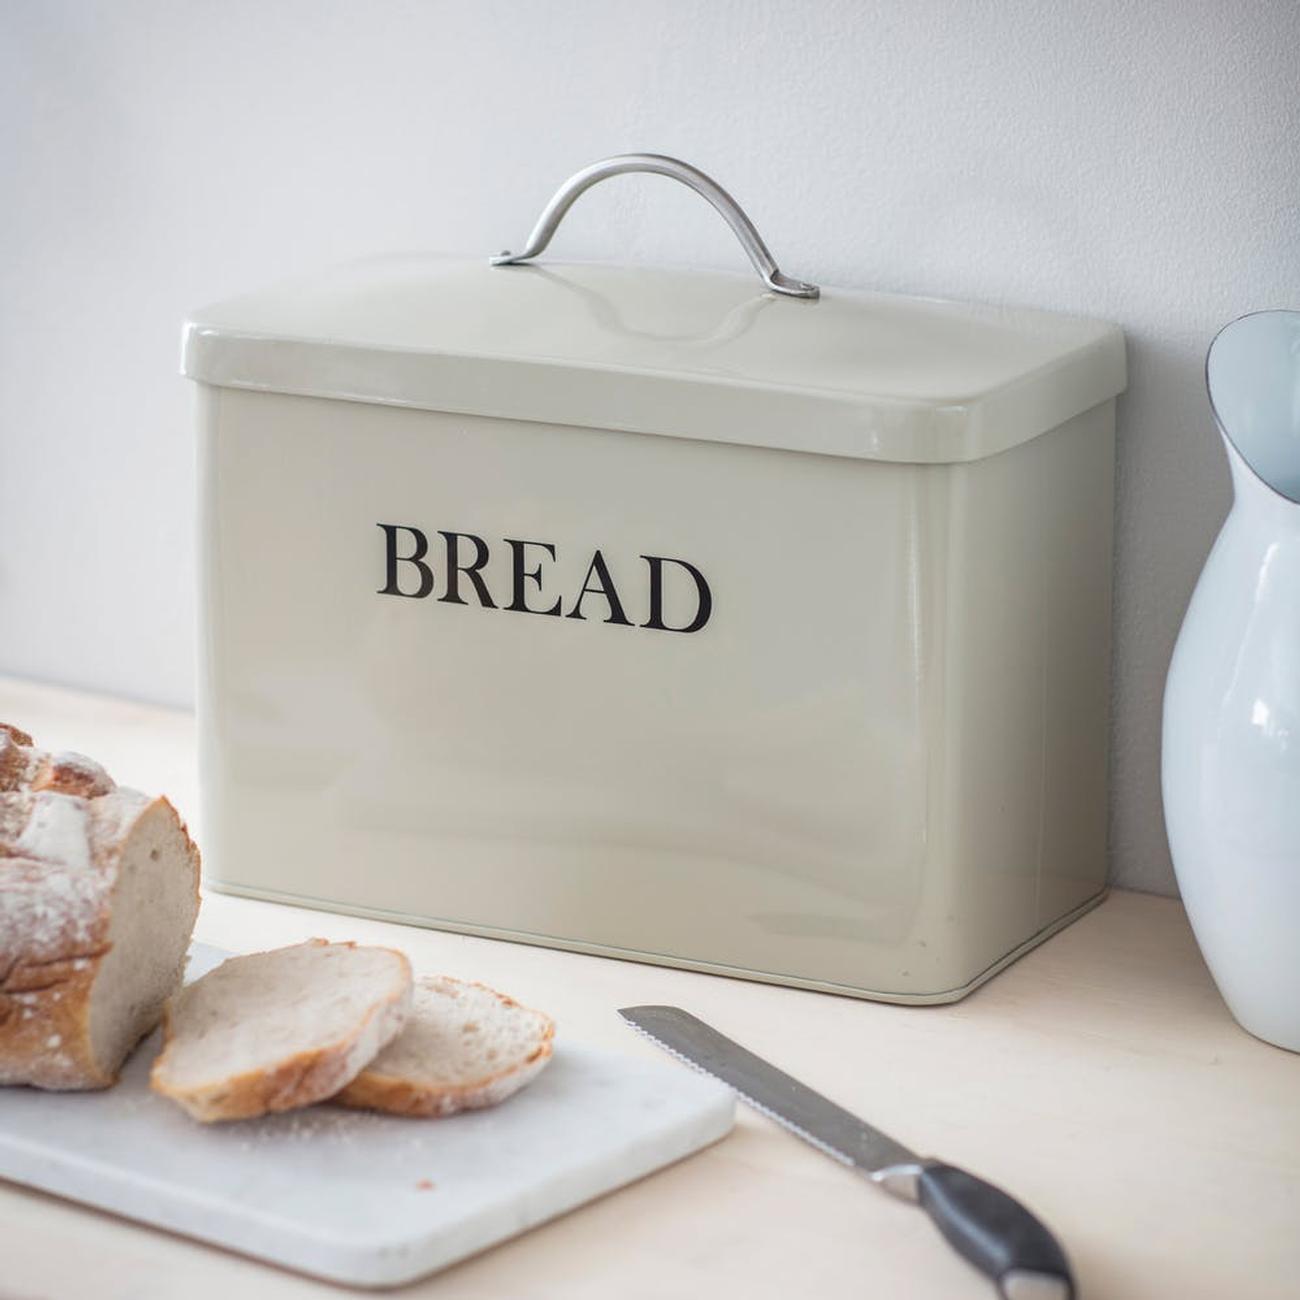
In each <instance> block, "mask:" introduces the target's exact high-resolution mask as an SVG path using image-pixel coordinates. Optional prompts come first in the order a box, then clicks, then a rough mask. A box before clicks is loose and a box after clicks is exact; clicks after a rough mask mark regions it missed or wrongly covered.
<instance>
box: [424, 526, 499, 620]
mask: <svg viewBox="0 0 1300 1300" xmlns="http://www.w3.org/2000/svg"><path fill="white" fill-rule="evenodd" d="M438 531H439V532H440V533H441V534H442V536H443V537H444V538H445V539H446V542H447V592H446V595H443V596H439V597H438V599H439V600H445V601H447V602H448V603H449V604H452V605H465V604H468V602H467V601H466V600H465V599H464V597H462V596H461V594H460V575H461V574H462V573H463V574H464V575H465V576H466V577H467V578H468V579H469V580H470V582H472V583H473V584H474V590H475V591H476V592H477V593H478V603H479V604H480V605H483V606H484V607H485V608H487V609H496V607H497V606H496V601H494V600H493V599H492V595H491V593H490V592H489V591H488V589H487V583H485V582H484V581H483V575H482V574H481V573H480V572H479V570H480V569H482V567H483V566H484V565H485V564H486V563H487V562H488V546H487V543H486V542H485V541H484V540H483V539H482V538H481V537H475V536H474V534H473V533H449V532H446V531H445V530H443V529H441V528H440V529H438ZM462 537H463V538H464V539H465V540H466V541H467V542H473V543H474V562H473V563H472V564H462V563H461V562H460V550H459V546H460V539H461V538H462Z"/></svg>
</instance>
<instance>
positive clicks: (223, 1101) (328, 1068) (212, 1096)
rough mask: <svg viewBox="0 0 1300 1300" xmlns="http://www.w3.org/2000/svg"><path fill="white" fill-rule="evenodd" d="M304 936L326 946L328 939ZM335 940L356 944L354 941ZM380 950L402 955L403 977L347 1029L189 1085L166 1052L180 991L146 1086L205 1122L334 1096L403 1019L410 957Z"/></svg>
mask: <svg viewBox="0 0 1300 1300" xmlns="http://www.w3.org/2000/svg"><path fill="white" fill-rule="evenodd" d="M308 942H309V943H310V944H313V945H321V946H326V947H328V946H330V944H329V941H328V940H326V939H311V940H309V941H308ZM333 946H335V947H346V948H355V947H357V945H356V944H355V943H352V942H348V943H340V944H335V945H333ZM384 951H385V952H390V953H392V954H393V955H394V956H395V957H397V958H399V959H400V962H401V970H402V972H403V974H404V976H405V979H404V981H403V980H400V979H399V980H397V981H395V982H394V987H393V989H392V990H391V992H390V993H389V995H388V997H386V998H384V999H383V1000H381V1001H379V1002H377V1003H376V1004H375V1005H374V1006H372V1007H371V1008H370V1009H369V1011H368V1012H367V1013H366V1014H365V1016H363V1017H362V1019H361V1020H360V1021H359V1022H358V1023H357V1025H356V1026H355V1027H354V1028H353V1029H352V1031H351V1032H349V1033H347V1034H344V1035H342V1036H341V1037H339V1038H337V1039H335V1040H334V1041H333V1042H331V1043H325V1044H322V1045H321V1046H319V1047H316V1048H312V1049H311V1050H309V1051H302V1052H297V1053H295V1054H294V1055H293V1056H291V1057H288V1058H287V1059H285V1060H283V1061H281V1062H279V1063H277V1064H276V1065H275V1066H274V1067H272V1068H270V1069H256V1070H248V1071H245V1072H243V1073H242V1074H236V1075H227V1076H223V1077H222V1078H218V1079H211V1080H204V1081H202V1082H200V1083H197V1084H191V1085H188V1086H178V1085H176V1084H173V1083H172V1082H170V1081H169V1080H168V1078H167V1070H168V1067H169V1065H170V1054H171V1053H172V1051H173V1050H174V1044H175V1041H176V1036H177V1029H176V1018H177V1015H178V1013H183V1006H182V1005H181V1003H182V1001H183V991H182V994H180V995H178V996H177V997H176V998H173V999H172V1000H171V1001H170V1002H169V1003H168V1005H167V1008H166V1010H165V1011H164V1013H163V1050H162V1052H161V1053H160V1054H159V1056H158V1058H157V1060H155V1061H154V1063H153V1068H152V1070H151V1071H150V1073H149V1086H150V1087H151V1088H152V1089H153V1090H154V1091H155V1092H157V1093H160V1094H161V1095H162V1096H164V1097H170V1098H171V1099H172V1101H174V1102H176V1103H177V1104H178V1105H179V1106H181V1107H182V1108H183V1109H184V1110H185V1111H186V1112H188V1113H189V1114H190V1115H191V1116H192V1117H193V1118H194V1119H197V1120H199V1121H200V1122H201V1123H204V1124H213V1123H220V1122H224V1121H226V1120H237V1119H254V1118H256V1117H257V1116H259V1115H268V1114H274V1113H277V1112H279V1111H286V1110H298V1109H300V1108H301V1107H303V1106H310V1105H312V1104H314V1103H315V1102H318V1101H324V1100H326V1099H327V1098H329V1097H332V1096H333V1095H334V1094H335V1093H336V1092H338V1090H339V1089H340V1088H342V1087H344V1086H345V1085H346V1084H347V1083H348V1082H349V1081H350V1080H352V1079H353V1078H355V1077H356V1075H357V1074H358V1073H359V1072H360V1071H361V1070H362V1069H363V1068H364V1067H365V1065H366V1063H367V1062H368V1061H371V1060H373V1059H374V1057H375V1055H376V1054H377V1053H378V1052H379V1051H380V1050H381V1049H382V1048H383V1047H384V1046H385V1045H386V1044H387V1043H389V1042H390V1041H391V1040H392V1039H393V1038H394V1037H396V1035H397V1034H398V1033H399V1032H400V1031H401V1028H402V1026H403V1024H405V1022H406V1015H407V1008H408V1007H409V1005H410V995H411V963H410V962H409V961H408V960H407V957H406V954H405V953H402V952H399V951H398V950H397V949H396V948H385V949H384ZM233 960H238V958H235V959H233Z"/></svg>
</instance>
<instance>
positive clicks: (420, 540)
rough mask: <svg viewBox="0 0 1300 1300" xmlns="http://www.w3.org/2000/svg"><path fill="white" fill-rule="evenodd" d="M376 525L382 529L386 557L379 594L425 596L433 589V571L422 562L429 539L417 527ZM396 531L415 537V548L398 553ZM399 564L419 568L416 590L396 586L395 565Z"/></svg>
mask: <svg viewBox="0 0 1300 1300" xmlns="http://www.w3.org/2000/svg"><path fill="white" fill-rule="evenodd" d="M376 527H378V528H382V529H383V530H384V538H385V549H386V558H387V581H386V582H385V583H384V585H383V586H382V587H380V589H379V594H380V595H381V596H409V597H410V598H411V599H412V600H420V599H422V598H423V597H425V596H427V595H428V594H429V593H430V592H431V591H432V590H433V572H432V570H431V569H430V568H429V566H428V565H427V564H425V563H424V557H425V556H426V555H428V553H429V539H428V538H427V537H426V536H425V535H424V534H423V533H422V532H421V531H420V530H419V529H418V528H411V527H409V526H407V525H405V524H377V525H376ZM398 533H410V534H411V536H412V537H414V538H415V550H414V551H413V552H412V553H411V554H410V555H398V553H397V534H398ZM399 564H413V565H415V567H416V569H417V570H419V574H420V589H419V590H418V591H403V590H402V589H401V587H400V586H398V583H397V566H398V565H399Z"/></svg>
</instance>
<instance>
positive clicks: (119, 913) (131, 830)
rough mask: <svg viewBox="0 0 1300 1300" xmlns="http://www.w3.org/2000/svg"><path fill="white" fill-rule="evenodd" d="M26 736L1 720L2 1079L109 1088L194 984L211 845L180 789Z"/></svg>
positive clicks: (38, 1084)
mask: <svg viewBox="0 0 1300 1300" xmlns="http://www.w3.org/2000/svg"><path fill="white" fill-rule="evenodd" d="M25 740H27V737H25V736H23V734H22V733H21V732H18V733H16V736H15V732H14V730H13V729H4V730H3V731H0V741H3V742H7V743H3V744H0V767H3V768H4V769H5V771H6V773H7V778H8V782H9V788H8V789H6V790H4V791H3V792H0V1084H30V1085H33V1086H35V1087H38V1088H54V1089H77V1088H104V1087H107V1086H108V1085H109V1084H111V1083H113V1082H114V1081H115V1080H116V1078H117V1074H118V1071H119V1069H120V1068H121V1066H122V1062H123V1061H124V1060H125V1059H126V1057H127V1054H128V1053H129V1052H130V1051H131V1049H132V1048H133V1047H134V1046H135V1045H136V1043H138V1042H139V1041H140V1039H141V1038H142V1037H143V1036H144V1035H145V1034H147V1033H148V1032H149V1031H150V1030H151V1029H153V1027H154V1026H155V1025H156V1024H157V1023H158V1019H159V1016H160V1014H161V1012H162V1008H163V1004H164V1003H165V1002H166V1000H167V999H168V998H169V997H170V996H171V995H172V993H174V992H175V991H176V989H177V988H178V987H179V985H180V981H181V973H182V971H183V969H184V963H185V954H186V951H187V950H188V948H189V943H190V934H191V932H192V931H193V929H194V920H195V917H196V916H197V915H198V909H199V853H198V850H197V849H196V848H195V847H194V844H193V842H192V841H191V840H190V837H189V835H188V834H187V833H186V830H185V826H184V823H182V821H181V819H180V818H179V817H178V816H177V814H176V810H175V809H174V808H173V807H172V806H171V804H170V803H168V802H167V800H166V799H152V798H150V797H149V796H147V795H143V794H140V793H139V792H138V791H135V790H126V789H118V788H114V787H113V783H112V780H111V778H109V777H108V776H107V774H106V773H104V772H103V769H102V768H98V767H97V766H96V765H95V764H92V763H90V761H89V760H80V759H78V760H76V761H67V760H68V759H69V758H70V757H71V756H56V757H55V759H54V761H51V756H50V755H47V754H45V753H44V752H43V751H37V750H35V749H34V747H32V746H30V745H27V744H22V743H21V741H25ZM59 771H62V772H63V773H64V778H66V780H65V779H64V778H61V777H59V775H58V773H59ZM61 783H62V788H65V789H66V788H68V787H69V786H71V787H73V788H76V789H81V790H85V791H88V792H89V791H97V792H98V793H96V794H95V796H94V797H91V798H85V797H82V796H81V795H80V794H70V793H61V792H60V789H61ZM105 786H107V787H108V788H107V791H106V792H105V790H104V788H105Z"/></svg>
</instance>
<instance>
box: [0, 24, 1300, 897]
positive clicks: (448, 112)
mask: <svg viewBox="0 0 1300 1300" xmlns="http://www.w3.org/2000/svg"><path fill="white" fill-rule="evenodd" d="M0 123H2V124H3V125H2V126H0V672H11V673H16V674H22V675H27V676H30V677H35V678H42V679H46V680H50V681H58V682H68V683H73V684H78V685H87V686H93V687H97V688H103V689H106V690H111V691H118V692H122V693H125V694H129V695H134V696H139V697H141V698H147V699H156V700H162V701H168V702H175V703H183V702H186V701H188V700H189V698H190V694H191V655H192V650H193V631H192V624H193V618H194V609H193V596H192V587H191V569H192V562H193V561H192V544H191V526H192V511H191V493H192V488H193V473H192V467H191V440H190V436H189V403H188V394H187V392H186V388H185V384H184V382H183V381H182V380H180V379H179V378H177V377H176V373H175V371H176V360H177V331H178V324H179V322H180V320H181V317H182V315H183V314H184V312H185V310H186V309H187V308H188V307H191V306H194V305H196V304H199V303H202V302H205V301H209V300H212V299H215V298H220V297H222V296H225V295H227V294H230V293H233V292H236V291H238V290H242V289H246V288H251V287H254V286H256V285H258V284H259V283H262V282H265V281H267V280H269V279H272V278H275V277H281V276H284V275H286V274H290V273H293V272H296V271H298V270H301V269H305V268H309V267H311V266H314V265H316V264H319V263H323V262H329V261H333V260H337V259H341V258H346V257H349V256H352V255H355V254H362V253H367V252H374V251H381V250H390V249H406V248H438V249H443V250H448V251H457V252H462V253H472V254H480V253H488V252H491V251H495V250H496V249H498V248H500V247H503V246H505V245H508V244H511V243H516V244H517V241H519V240H520V239H521V238H522V236H523V234H524V232H525V231H526V230H527V228H528V227H529V225H530V224H531V222H532V220H533V218H534V216H535V215H536V213H537V211H538V209H539V207H540V206H541V204H542V203H543V201H544V200H545V199H546V198H547V197H548V196H549V194H550V192H551V190H552V189H553V188H554V186H555V185H556V184H557V183H558V182H559V181H560V180H562V179H563V178H564V177H565V176H567V175H568V174H569V173H570V172H571V171H573V170H575V169H576V168H577V167H578V166H580V165H582V164H584V163H586V162H589V161H591V160H592V159H595V158H598V157H601V156H603V155H605V154H610V153H618V152H625V151H628V150H633V149H643V150H654V151H658V152H665V153H673V154H679V155H681V156H683V157H685V158H687V159H689V160H691V161H693V162H695V163H696V164H697V165H699V166H701V167H703V168H704V169H705V170H706V171H709V172H712V173H713V174H715V175H716V176H717V177H718V178H719V179H720V180H721V181H722V182H723V184H725V185H726V186H727V187H728V188H730V189H731V190H732V192H733V193H734V194H735V195H736V196H737V197H738V198H739V199H740V200H741V202H742V203H744V204H745V205H746V206H747V207H748V208H749V210H750V212H751V215H752V216H753V217H754V218H755V219H756V221H757V223H758V225H759V227H760V228H761V230H762V231H763V233H764V234H765V235H766V237H767V239H768V242H769V243H770V244H771V246H772V248H773V249H774V250H775V252H776V254H777V256H778V258H779V259H780V260H781V262H782V264H783V266H784V267H785V269H786V270H788V271H789V272H791V273H793V274H797V275H801V276H806V277H808V278H811V279H814V280H819V281H822V282H826V283H830V284H841V285H858V286H874V287H880V288H886V289H895V290H903V291H907V292H917V293H924V294H937V295H946V296H952V297H968V298H974V299H986V300H998V299H1002V300H1006V301H1014V302H1022V303H1030V304H1035V305H1039V306H1043V307H1049V308H1060V309H1064V310H1067V311H1080V312H1086V313H1091V314H1094V315H1098V316H1102V317H1108V318H1110V319H1113V320H1116V321H1118V322H1120V323H1121V324H1122V325H1123V326H1124V328H1125V329H1126V330H1127V331H1128V337H1129V341H1130V358H1131V364H1132V382H1131V387H1130V389H1129V393H1128V395H1127V397H1126V398H1125V399H1124V400H1123V402H1122V405H1121V430H1120V437H1121V449H1120V464H1119V489H1118V490H1119V501H1118V548H1119V549H1118V571H1117V610H1116V617H1117V646H1116V660H1115V662H1116V669H1117V690H1116V700H1115V708H1116V717H1115V746H1114V781H1115V799H1114V828H1113V853H1114V859H1115V870H1116V876H1117V878H1118V879H1119V880H1120V881H1122V882H1123V883H1126V884H1131V885H1136V886H1139V887H1143V888H1153V889H1160V890H1172V888H1173V878H1172V875H1171V872H1170V868H1169V862H1168V855H1167V850H1166V847H1165V840H1164V831H1163V826H1162V822H1161V812H1160V800H1159V789H1158V771H1159V751H1158V739H1159V707H1160V695H1161V690H1162V685H1163V678H1164V672H1165V668H1166V664H1167V662H1168V658H1169V653H1170V650H1171V648H1172V644H1173V638H1174V636H1175V634H1176V632H1177V627H1178V622H1179V619H1180V617H1181V614H1182V610H1183V607H1184V604H1185V602H1186V599H1187V597H1188V595H1189V593H1190V590H1191V585H1192V583H1193V581H1194V580H1195V576H1196V573H1197V572H1198V570H1199V567H1200V564H1201V561H1202V559H1203V557H1204V555H1205V552H1206V551H1207V549H1208V547H1209V545H1210V542H1211V540H1212V538H1213V535H1214V532H1215V530H1216V527H1217V525H1218V522H1219V520H1220V519H1221V517H1222V515H1223V513H1224V511H1225V509H1226V507H1227V505H1228V501H1229V488H1228V481H1227V477H1226V474H1225V472H1224V465H1223V462H1222V456H1221V454H1220V451H1219V449H1218V447H1217V445H1216V442H1215V438H1214V435H1213V432H1212V427H1211V422H1210V418H1209V413H1208V410H1207V408H1206V404H1205V400H1204V395H1203V387H1202V382H1201V358H1202V355H1203V353H1204V349H1205V346H1206V344H1207V342H1208V341H1209V339H1210V336H1211V334H1212V333H1213V331H1214V329H1215V328H1216V326H1217V325H1219V324H1220V323H1222V322H1224V321H1226V320H1228V319H1229V318H1231V317H1232V316H1234V315H1237V314H1239V313H1241V312H1243V311H1246V310H1248V309H1251V308H1257V307H1264V306H1279V305H1286V304H1290V305H1300V230H1298V229H1297V224H1298V221H1300V211H1298V204H1300V174H1298V162H1300V7H1298V6H1297V5H1296V4H1295V3H1294V0H1273V2H1270V0H1257V2H1253V3H1252V2H1251V0H1238V2H1237V3H1227V2H1226V0H1221V2H1217V3H1196V2H1193V0H1167V3H1155V2H1151V3H1134V2H1133V0H1127V2H1119V3H1087V4H1069V3H1057V4H1052V3H1048V2H1047V0H989V2H988V3H973V2H967V0H948V2H947V3H937V2H934V0H931V2H929V3H927V2H926V0H874V2H872V3H864V2H862V0H858V2H853V0H818V2H816V3H814V2H811V0H750V2H749V3H741V2H739V0H700V2H699V3H694V4H688V3H665V2H664V0H636V2H635V3H617V2H616V0H581V2H574V3H550V4H526V3H514V4H509V3H489V2H485V0H460V2H459V3H424V4H400V3H395V2H393V0H367V2H365V3H362V2H361V0H357V2H356V3H352V4H348V3H344V2H343V0H299V2H294V3H286V2H284V0H254V2H251V3H250V2H249V0H212V2H211V3H178V2H177V0H171V2H170V3H168V2H167V0H152V2H138V0H136V2H128V0H117V2H115V3H111V4H110V3H67V2H50V0H39V2H38V0H29V2H26V3H23V2H18V0H0ZM554 253H555V255H556V256H561V257H562V256H564V255H566V254H568V255H574V256H583V257H601V258H604V257H609V258H614V257H622V258H629V259H633V260H647V261H672V262H683V263H688V264H700V265H710V266H712V265H717V266H729V267H736V266H740V265H742V262H741V256H740V254H739V251H738V249H737V248H736V247H735V246H734V244H733V242H732V239H731V236H730V234H729V233H728V232H727V231H726V230H725V228H724V227H723V226H722V225H721V223H720V222H719V221H718V220H717V218H716V216H714V215H713V214H712V213H711V212H710V211H709V210H708V209H707V208H705V207H704V205H703V204H701V203H699V202H698V201H697V200H693V199H692V196H690V195H689V194H687V193H686V192H685V191H684V190H679V189H678V187H676V186H673V185H671V184H669V183H667V182H663V181H657V180H655V179H646V178H636V179H624V180H622V181H620V182H615V183H612V184H611V185H609V186H607V187H603V188H602V190H600V191H598V192H596V193H595V194H592V195H591V196H589V197H588V198H587V199H585V200H584V201H583V202H582V203H581V204H580V205H579V206H578V207H577V208H576V209H575V210H574V213H573V215H572V217H571V219H570V221H569V223H568V224H567V225H566V227H565V230H564V232H563V234H562V236H561V237H560V239H559V240H557V243H556V246H555V249H554Z"/></svg>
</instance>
